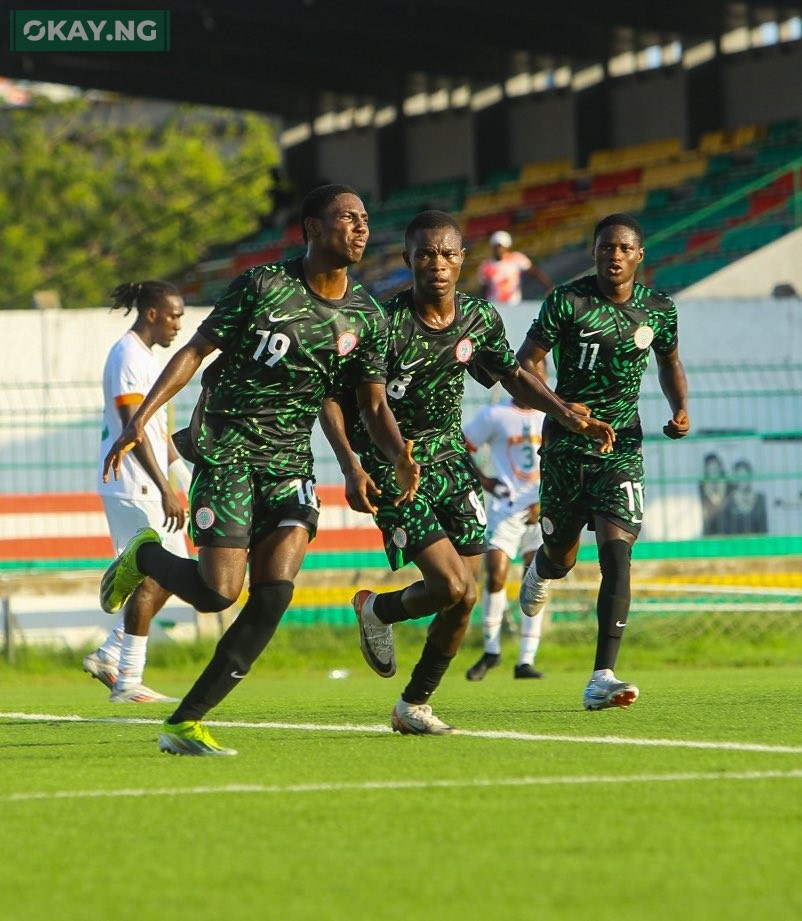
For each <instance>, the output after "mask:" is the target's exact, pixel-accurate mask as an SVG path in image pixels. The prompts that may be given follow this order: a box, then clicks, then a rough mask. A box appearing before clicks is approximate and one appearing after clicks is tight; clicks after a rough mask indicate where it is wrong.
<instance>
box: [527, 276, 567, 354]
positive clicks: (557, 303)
mask: <svg viewBox="0 0 802 921" xmlns="http://www.w3.org/2000/svg"><path fill="white" fill-rule="evenodd" d="M569 313H570V303H569V301H568V298H567V297H566V296H565V294H564V291H563V289H561V288H555V289H554V290H553V291H552V292H551V294H549V295H548V297H547V298H546V300H545V301H543V306H542V307H541V308H540V313H539V314H538V316H537V318H536V319H535V321H534V322H533V323H532V325H531V326H530V327H529V330H528V332H527V334H526V338H527V339H531V340H532V341H533V342H534V343H535V345H538V346H540V348H542V349H543V350H544V351H546V352H550V351H551V350H552V349H553V348H554V346H555V345H556V343H557V342H558V341H559V339H560V335H561V332H562V329H563V327H564V324H565V322H566V320H567V319H568V317H569Z"/></svg>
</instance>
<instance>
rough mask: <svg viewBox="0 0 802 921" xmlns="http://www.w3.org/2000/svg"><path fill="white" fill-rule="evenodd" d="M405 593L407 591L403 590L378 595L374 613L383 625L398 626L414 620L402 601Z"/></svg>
mask: <svg viewBox="0 0 802 921" xmlns="http://www.w3.org/2000/svg"><path fill="white" fill-rule="evenodd" d="M405 591H406V589H404V588H402V589H400V590H399V591H397V592H382V593H381V594H378V595H376V597H375V599H374V601H373V613H374V614H375V615H376V617H378V618H379V620H380V621H381V622H382V623H383V624H398V623H401V622H402V621H404V620H412V619H413V618H412V615H411V614H410V613H409V611H407V609H406V608H405V607H404V603H403V602H402V601H401V596H402V595H403V594H404V592H405ZM425 616H428V615H425Z"/></svg>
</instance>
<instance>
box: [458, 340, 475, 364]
mask: <svg viewBox="0 0 802 921" xmlns="http://www.w3.org/2000/svg"><path fill="white" fill-rule="evenodd" d="M454 355H455V356H456V358H457V361H458V362H459V363H460V364H462V365H464V364H467V363H468V362H469V361H470V360H471V355H473V343H472V342H471V340H470V339H460V341H459V342H458V343H457V347H456V349H454Z"/></svg>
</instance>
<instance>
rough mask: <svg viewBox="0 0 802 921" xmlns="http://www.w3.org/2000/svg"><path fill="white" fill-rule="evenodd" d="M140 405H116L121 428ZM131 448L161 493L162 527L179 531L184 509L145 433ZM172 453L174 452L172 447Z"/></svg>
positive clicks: (181, 525) (169, 445) (182, 523)
mask: <svg viewBox="0 0 802 921" xmlns="http://www.w3.org/2000/svg"><path fill="white" fill-rule="evenodd" d="M141 405H142V403H141V402H139V403H124V404H123V405H121V406H118V407H117V412H118V413H119V415H120V419H121V420H122V424H123V430H124V429H125V428H126V426H127V425H128V424H129V423H130V422H131V420H132V419H133V417H134V415H135V414H136V412H137V410H138V409H139V407H140V406H141ZM171 445H172V442H168V451H167V454H168V459H169V454H170V447H171ZM131 450H132V452H133V455H134V457H135V458H136V459H137V460H138V461H139V463H140V465H141V466H142V469H143V470H144V471H145V473H147V475H148V476H149V477H150V478H151V480H153V483H154V485H155V486H156V489H158V490H159V492H160V493H161V497H162V510H163V511H164V522H163V524H164V527H165V528H166V529H167V530H168V531H180V530H181V528H183V527H184V519H185V517H186V512H185V511H184V507H183V505H182V504H181V500H180V499H179V498H178V496H177V495H176V494H175V492H174V491H173V488H172V486H170V481H169V480H168V479H167V477H166V476H165V475H164V473H163V472H162V469H161V467H160V466H159V462H158V461H157V460H156V455H155V454H154V453H153V448H152V446H151V443H150V439H149V438H148V437H147V435H145V436H144V437H143V438H142V441H140V442H138V443H137V444H136V445H134V447H133V448H132V449H131ZM173 453H175V449H174V448H173Z"/></svg>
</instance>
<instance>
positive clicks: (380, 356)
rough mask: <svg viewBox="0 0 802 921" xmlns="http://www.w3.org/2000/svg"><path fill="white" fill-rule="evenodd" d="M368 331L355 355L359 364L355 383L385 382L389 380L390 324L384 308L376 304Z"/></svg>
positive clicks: (354, 374)
mask: <svg viewBox="0 0 802 921" xmlns="http://www.w3.org/2000/svg"><path fill="white" fill-rule="evenodd" d="M376 308H377V309H376V311H375V313H374V315H373V320H372V321H371V323H370V325H369V328H368V332H367V334H366V335H365V338H364V340H363V342H362V343H361V348H360V349H358V350H357V351H358V354H357V355H356V356H355V363H356V365H357V367H356V369H355V370H354V372H353V376H352V380H353V381H354V383H355V384H384V383H386V382H387V350H388V347H389V341H390V339H389V336H390V324H389V321H388V319H387V315H386V314H385V312H384V310H383V309H382V308H381V307H380V306H379V305H378V304H376Z"/></svg>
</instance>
